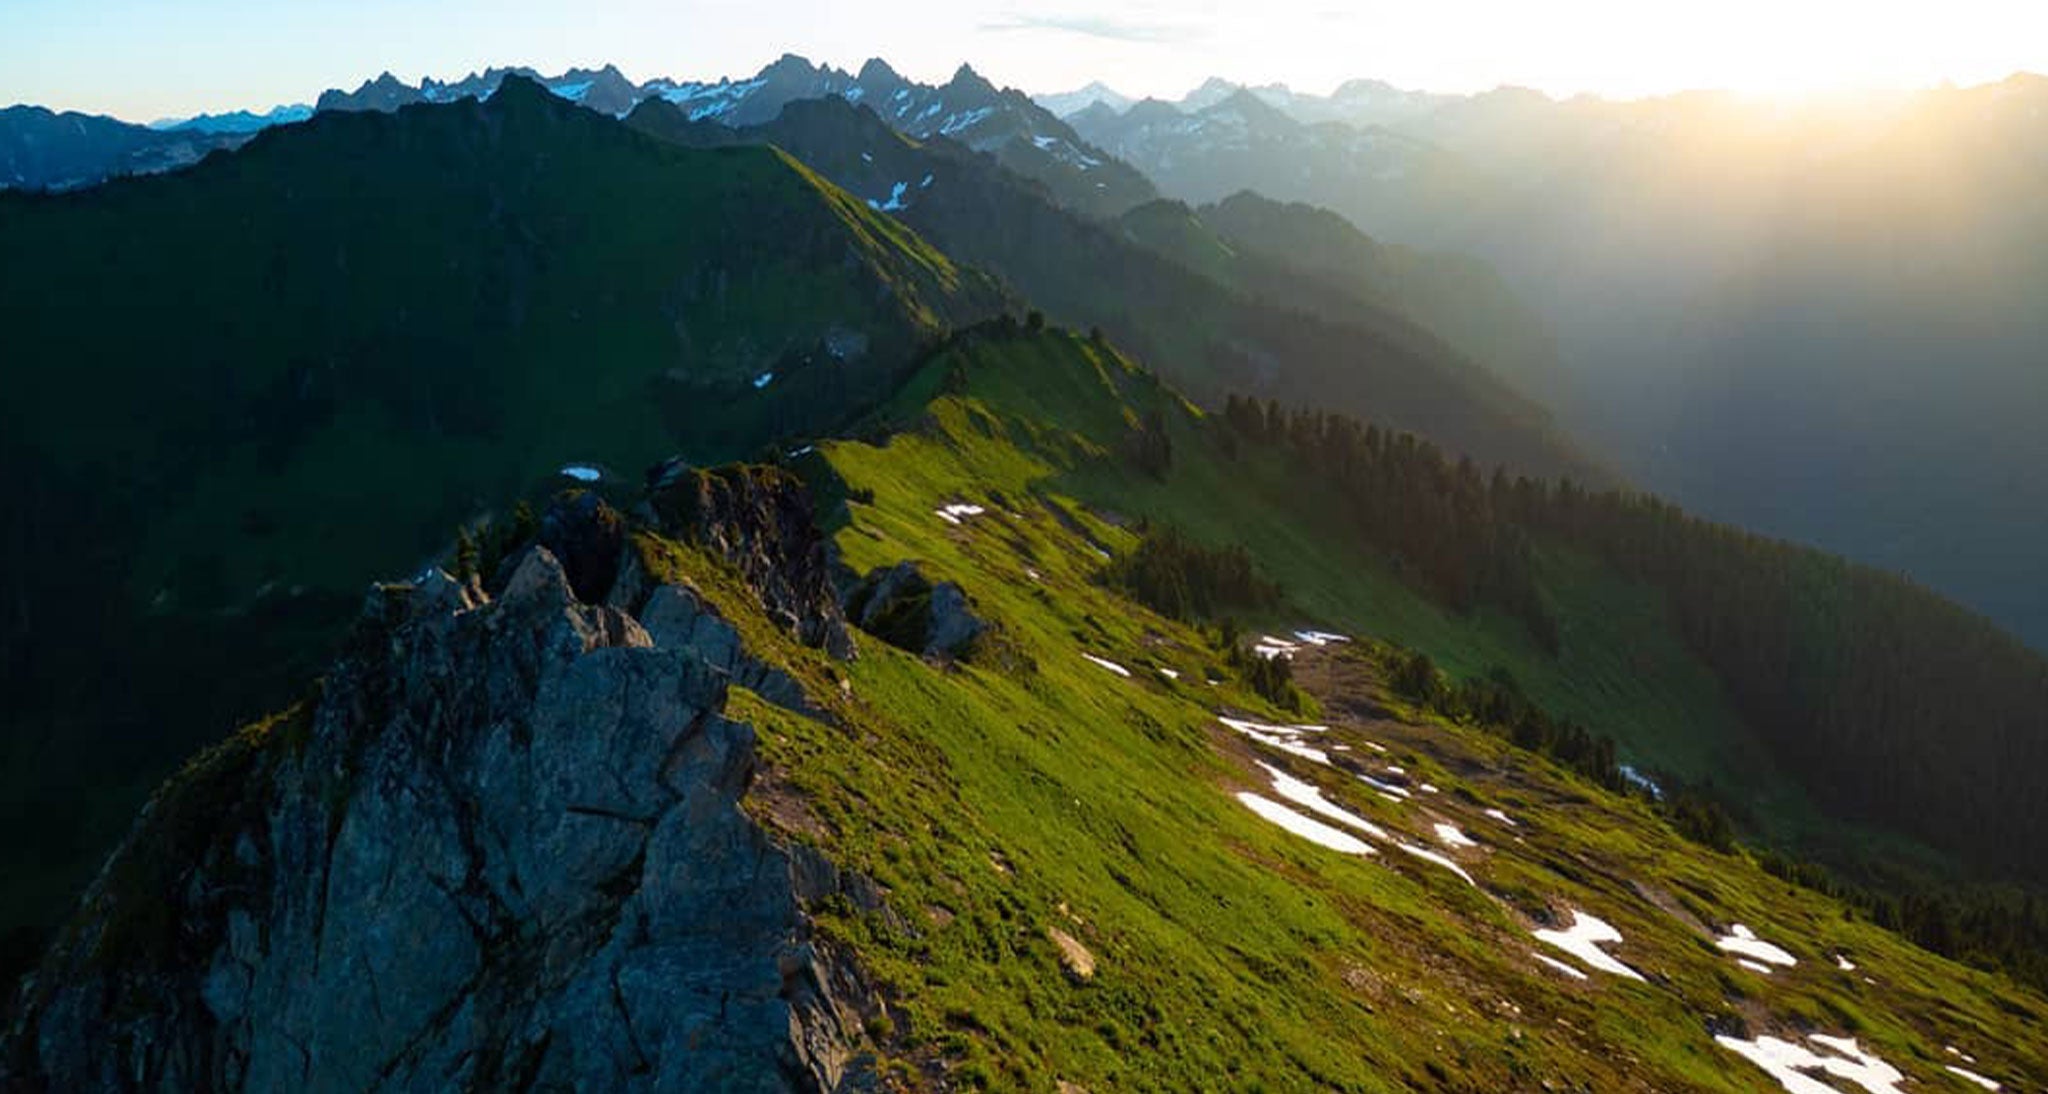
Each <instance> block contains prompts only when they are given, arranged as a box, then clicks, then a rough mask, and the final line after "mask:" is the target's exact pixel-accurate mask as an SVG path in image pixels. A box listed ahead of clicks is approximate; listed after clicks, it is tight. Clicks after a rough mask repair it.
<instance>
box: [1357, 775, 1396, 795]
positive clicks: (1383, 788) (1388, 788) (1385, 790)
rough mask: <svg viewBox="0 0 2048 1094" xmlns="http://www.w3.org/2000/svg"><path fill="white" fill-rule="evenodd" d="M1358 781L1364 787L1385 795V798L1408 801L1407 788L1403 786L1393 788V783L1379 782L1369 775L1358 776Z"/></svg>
mask: <svg viewBox="0 0 2048 1094" xmlns="http://www.w3.org/2000/svg"><path fill="white" fill-rule="evenodd" d="M1358 779H1359V781H1360V782H1363V783H1364V784H1365V785H1367V786H1370V787H1372V788H1373V789H1374V790H1377V791H1379V792H1380V793H1382V794H1385V795H1386V796H1387V797H1389V798H1392V799H1394V800H1395V801H1407V800H1408V796H1409V795H1408V788H1407V787H1405V786H1395V785H1394V784H1393V783H1385V782H1381V781H1379V780H1378V779H1375V778H1373V777H1372V776H1371V775H1360V776H1359V777H1358Z"/></svg>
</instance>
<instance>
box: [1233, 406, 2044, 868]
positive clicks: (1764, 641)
mask: <svg viewBox="0 0 2048 1094" xmlns="http://www.w3.org/2000/svg"><path fill="white" fill-rule="evenodd" d="M1223 420H1224V422H1225V423H1226V424H1227V426H1228V427H1229V428H1230V429H1231V431H1232V432H1233V433H1234V434H1235V435H1236V436H1237V438H1238V439H1239V440H1240V441H1242V442H1243V443H1245V444H1247V445H1255V446H1259V447H1262V448H1265V449H1268V450H1272V449H1278V450H1279V451H1281V452H1283V453H1284V454H1285V456H1286V458H1287V459H1288V461H1289V462H1290V463H1291V464H1292V465H1293V466H1294V468H1295V469H1296V471H1297V473H1299V474H1303V475H1314V476H1316V477H1318V478H1320V479H1322V480H1323V481H1324V482H1326V483H1328V484H1329V485H1330V486H1331V487H1333V488H1334V489H1335V490H1336V491H1337V492H1338V493H1339V494H1340V495H1341V496H1342V498H1343V500H1344V512H1345V514H1346V515H1347V516H1348V517H1349V518H1350V520H1351V522H1352V524H1353V525H1354V526H1355V528H1356V529H1357V533H1356V534H1358V535H1360V536H1362V537H1363V538H1364V539H1365V540H1366V542H1368V543H1371V544H1373V545H1374V546H1375V547H1376V548H1378V549H1380V550H1382V551H1385V552H1387V553H1390V554H1392V555H1393V556H1394V557H1395V558H1396V559H1397V560H1399V561H1400V562H1401V563H1402V564H1403V565H1404V568H1405V570H1406V572H1407V573H1409V574H1410V575H1411V578H1412V580H1414V581H1415V583H1417V584H1419V585H1421V586H1422V587H1423V588H1425V589H1427V590H1428V591H1429V592H1430V593H1431V595H1432V596H1433V598H1434V599H1436V600H1437V601H1439V602H1441V603H1444V604H1446V605H1448V606H1449V607H1451V608H1452V609H1453V610H1455V611H1458V612H1460V613H1465V614H1469V613H1470V612H1471V611H1472V610H1473V609H1474V608H1475V607H1476V606H1477V605H1479V604H1480V603H1486V604H1489V605H1491V606H1493V607H1494V608H1496V609H1498V610H1501V611H1505V612H1508V613H1510V614H1512V615H1514V616H1515V617H1517V618H1518V619H1520V620H1522V621H1523V622H1524V624H1525V625H1527V626H1528V628H1529V630H1530V632H1531V633H1532V635H1533V636H1535V637H1536V639H1537V641H1538V642H1539V643H1540V644H1542V645H1543V646H1545V647H1546V648H1549V649H1553V650H1554V649H1556V648H1557V647H1558V646H1559V645H1560V644H1569V643H1571V642H1573V641H1576V640H1577V639H1576V637H1575V636H1565V637H1562V638H1561V637H1560V628H1559V626H1558V621H1557V620H1556V619H1555V618H1553V616H1552V615H1551V612H1550V608H1549V605H1550V604H1552V603H1558V602H1561V601H1563V600H1564V599H1565V598H1564V597H1562V596H1546V591H1545V590H1543V589H1542V588H1541V585H1540V581H1541V574H1540V569H1539V567H1538V565H1537V560H1536V553H1535V551H1534V549H1533V547H1532V544H1533V543H1536V542H1548V543H1554V544H1557V545H1560V546H1562V547H1564V548H1565V549H1567V550H1571V551H1575V552H1579V553H1582V554H1584V555H1586V556H1589V557H1592V558H1595V559H1598V560H1599V562H1600V564H1601V565H1603V566H1604V567H1605V568H1606V569H1607V570H1608V571H1609V572H1611V573H1612V574H1614V575H1617V576H1618V577H1620V578H1621V579H1622V580H1624V581H1627V582H1629V583H1631V584H1635V585H1640V586H1645V587H1648V588H1650V589H1654V590H1656V591H1657V594H1658V595H1659V596H1660V597H1661V598H1662V599H1663V600H1664V602H1665V604H1666V607H1667V609H1668V611H1669V617H1670V620H1671V626H1672V628H1673V629H1674V630H1675V631H1676V633H1677V634H1678V635H1679V636H1680V637H1682V639H1683V642H1684V645H1685V648H1686V649H1687V650H1688V651H1689V652H1690V653H1691V654H1692V655H1693V656H1694V657H1696V658H1697V659H1698V660H1699V661H1700V662H1701V663H1702V664H1704V665H1706V666H1707V667H1709V668H1710V669H1711V670H1712V672H1713V674H1714V676H1715V678H1716V679H1717V680H1718V681H1719V682H1720V684H1721V686H1722V687H1723V689H1725V691H1726V693H1727V695H1728V696H1729V699H1730V701H1731V703H1732V705H1733V706H1734V708H1735V709H1736V710H1737V711H1738V712H1739V713H1740V715H1741V717H1742V719H1743V721H1744V722H1745V723H1746V724H1747V725H1749V726H1750V727H1752V729H1753V730H1754V732H1755V733H1756V735H1757V736H1758V737H1759V738H1760V739H1761V740H1763V741H1765V742H1766V743H1767V744H1768V746H1769V747H1770V749H1771V751H1772V753H1773V754H1774V755H1775V756H1776V757H1777V758H1778V760H1779V762H1780V763H1781V764H1782V765H1783V767H1784V768H1785V770H1787V771H1788V772H1790V773H1792V774H1793V775H1795V776H1796V777H1797V779H1798V780H1799V782H1800V784H1801V785H1802V786H1803V787H1805V788H1806V790H1807V792H1808V793H1809V794H1810V795H1812V797H1813V798H1814V799H1815V800H1816V801H1817V802H1818V803H1819V804H1821V805H1822V806H1824V807H1826V808H1827V810H1828V811H1829V812H1830V813H1831V814H1832V815H1835V816H1842V817H1849V818H1853V819H1856V820H1858V821H1867V822H1869V823H1871V824H1873V825H1875V826H1879V827H1883V828H1888V829H1890V830H1892V831H1895V832H1900V833H1905V834H1908V835H1910V836H1912V837H1914V838H1917V839H1920V840H1923V841H1925V842H1926V843H1928V844H1930V845H1933V846H1936V847H1938V848H1940V849H1941V851H1943V852H1944V853H1945V854H1947V855H1949V856H1951V857H1952V858H1954V859H1956V860H1959V861H1962V862H1966V863H1971V864H1974V865H1977V866H1980V867H1988V868H1991V869H1994V870H2002V871H2011V872H2014V873H2017V874H2019V875H2020V876H2024V877H2029V878H2031V879H2033V880H2040V878H2041V876H2042V875H2041V870H2042V868H2043V866H2042V864H2043V862H2044V861H2048V835H2044V833H2048V798H2044V796H2043V795H2041V794H2039V793H2036V792H2035V787H2034V785H2033V783H2034V773H2035V772H2038V771H2040V770H2042V769H2044V768H2048V736H2044V735H2043V734H2042V733H2041V732H2040V724H2039V713H2038V712H2039V711H2041V710H2042V709H2044V708H2048V660H2044V659H2043V658H2041V657H2040V656H2038V655H2036V654H2034V653H2032V652H2031V651H2029V650H2027V649H2026V647H2025V646H2023V645H2021V644H2020V643H2019V641H2018V640H2016V639H2014V638H2012V637H2011V636H2009V635H2007V634H2005V633H2004V632H2002V631H1999V630H1998V629H1997V628H1996V627H1994V626H1992V625H1991V624H1990V623H1989V622H1988V621H1986V620H1984V619H1982V618H1980V617H1978V616H1976V615H1973V614H1971V613H1969V612H1967V611H1964V610H1963V609H1961V608H1958V607H1956V606H1955V605H1953V604H1951V603H1949V602H1948V601H1945V600H1942V599H1941V598H1939V597H1937V596H1934V595H1933V594H1931V593H1929V592H1927V591H1926V590H1924V589H1922V588H1920V587H1919V586H1916V585H1914V584H1912V583H1910V582H1908V581H1906V580H1904V579H1902V578H1899V577H1896V576H1893V575H1890V574H1886V573H1882V572H1880V571H1876V570H1873V569H1870V568H1868V567H1863V566H1857V565H1854V564H1851V563H1848V562H1846V561H1844V560H1842V559H1839V558H1836V557H1833V556H1829V555H1825V554H1822V553H1821V552H1818V551H1814V550H1811V549H1807V548H1800V547H1795V546H1793V545H1790V544H1786V543H1782V542H1779V541H1774V540H1769V539H1766V538H1763V537H1760V536H1755V535H1750V534H1747V533H1743V532H1740V531H1738V530H1735V529H1731V528H1727V527H1725V526H1721V525H1715V524H1712V523H1709V522H1706V521H1703V520H1699V519H1697V518H1693V517H1689V516H1687V515H1686V514H1684V513H1683V512H1680V511H1679V510H1677V509H1676V508H1675V507H1672V506H1670V505H1668V504H1666V503H1664V502H1662V501H1660V500H1658V499H1657V498H1654V497H1647V496H1640V495H1633V494H1627V493H1622V492H1614V491H1609V492H1603V493H1597V494H1596V493H1589V492H1587V491H1586V490H1584V489H1582V488H1580V487H1578V486H1576V485H1574V484H1573V483H1571V482H1570V481H1569V480H1567V481H1564V482H1561V483H1557V484H1555V485H1553V484H1550V483H1546V482H1541V481H1535V480H1531V479H1528V478H1516V479H1514V480H1512V481H1511V480H1510V479H1509V478H1508V476H1507V475H1506V474H1505V473H1504V472H1501V471H1498V470H1497V471H1495V472H1494V473H1493V475H1492V476H1491V478H1490V479H1489V478H1482V476H1481V474H1480V472H1479V470H1478V469H1477V468H1476V467H1475V466H1474V465H1473V464H1472V462H1471V461H1470V460H1464V461H1460V462H1458V463H1457V464H1455V465H1453V464H1452V462H1451V461H1450V460H1449V459H1447V458H1446V457H1445V456H1444V455H1442V454H1441V453H1440V452H1438V451H1437V450H1436V449H1435V448H1434V447H1433V446H1431V445H1429V444H1427V443H1426V442H1422V441H1419V440H1418V439H1416V438H1413V437H1406V436H1399V435H1387V434H1383V433H1381V432H1380V431H1379V430H1377V429H1374V428H1371V427H1367V426H1364V425H1362V424H1361V423H1358V422H1356V421H1353V420H1350V419H1348V418H1344V417H1342V416H1336V415H1326V414H1323V413H1320V412H1307V411H1297V412H1295V413H1294V414H1292V415H1287V414H1283V413H1282V412H1281V411H1280V409H1279V407H1277V406H1270V405H1269V406H1267V407H1265V408H1260V407H1259V406H1258V405H1257V404H1254V403H1249V402H1246V401H1240V400H1232V401H1231V402H1230V403H1229V404H1228V406H1227V407H1226V410H1225V412H1224V417H1223ZM1962 682H1967V683H1962ZM1959 684H1961V686H1958V685H1959ZM1688 774H1692V773H1688ZM1730 775H1731V776H1732V777H1731V778H1730V779H1729V780H1728V781H1729V783H1730V784H1731V785H1733V786H1736V787H1741V786H1742V785H1744V783H1745V782H1746V781H1747V780H1745V779H1743V778H1742V777H1741V773H1740V772H1732V773H1730Z"/></svg>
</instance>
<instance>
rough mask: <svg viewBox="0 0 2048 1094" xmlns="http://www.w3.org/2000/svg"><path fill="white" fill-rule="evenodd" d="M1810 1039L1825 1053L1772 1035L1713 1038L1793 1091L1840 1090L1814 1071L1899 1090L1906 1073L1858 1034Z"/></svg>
mask: <svg viewBox="0 0 2048 1094" xmlns="http://www.w3.org/2000/svg"><path fill="white" fill-rule="evenodd" d="M1807 1040H1808V1041H1811V1042H1812V1043H1814V1044H1817V1045H1819V1046H1821V1047H1822V1048H1825V1049H1828V1050H1829V1051H1828V1052H1827V1053H1825V1054H1823V1053H1819V1052H1815V1051H1814V1050H1812V1049H1810V1048H1807V1047H1806V1046H1805V1045H1802V1044H1799V1043H1798V1042H1795V1041H1787V1040H1783V1039H1781V1038H1777V1037H1769V1036H1765V1037H1758V1038H1757V1039H1755V1040H1753V1041H1744V1040H1741V1039H1740V1038H1736V1037H1730V1036H1728V1035H1727V1034H1722V1035H1720V1036H1718V1037H1715V1038H1714V1043H1715V1044H1718V1045H1720V1046H1721V1047H1722V1048H1725V1049H1727V1050H1729V1051H1730V1052H1733V1053H1735V1054H1737V1055H1739V1056H1741V1057H1742V1058H1743V1059H1745V1060H1748V1061H1749V1062H1750V1063H1753V1064H1755V1065H1756V1066H1758V1067H1760V1068H1762V1069H1763V1070H1764V1071H1765V1072H1766V1073H1768V1074H1769V1075H1770V1077H1771V1078H1773V1079H1776V1080H1778V1085H1779V1086H1782V1087H1784V1088H1785V1089H1786V1090H1787V1091H1790V1092H1791V1094H1840V1092H1839V1091H1838V1090H1837V1089H1836V1088H1835V1087H1834V1086H1832V1085H1830V1084H1827V1083H1823V1082H1821V1081H1820V1080H1818V1079H1815V1078H1813V1077H1812V1076H1811V1075H1810V1074H1808V1073H1809V1072H1815V1071H1818V1072H1820V1073H1822V1074H1824V1075H1828V1076H1830V1077H1833V1078H1837V1079H1846V1080H1848V1081H1849V1082H1852V1083H1855V1084H1856V1085H1857V1086H1860V1087H1862V1088H1863V1089H1864V1090H1866V1091H1868V1092H1869V1094H1900V1092H1899V1084H1900V1083H1902V1082H1904V1081H1905V1080H1906V1076H1905V1075H1904V1074H1903V1073H1901V1072H1900V1071H1899V1069H1897V1068H1895V1067H1893V1066H1891V1065H1890V1064H1887V1063H1885V1062H1884V1061H1883V1060H1880V1059H1878V1058H1877V1057H1875V1056H1872V1055H1870V1054H1869V1053H1867V1052H1865V1051H1863V1047H1862V1046H1861V1045H1859V1044H1857V1043H1856V1039H1855V1038H1853V1037H1828V1036H1826V1035H1823V1034H1818V1033H1816V1034H1814V1035H1812V1036H1811V1037H1808V1038H1807Z"/></svg>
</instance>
